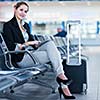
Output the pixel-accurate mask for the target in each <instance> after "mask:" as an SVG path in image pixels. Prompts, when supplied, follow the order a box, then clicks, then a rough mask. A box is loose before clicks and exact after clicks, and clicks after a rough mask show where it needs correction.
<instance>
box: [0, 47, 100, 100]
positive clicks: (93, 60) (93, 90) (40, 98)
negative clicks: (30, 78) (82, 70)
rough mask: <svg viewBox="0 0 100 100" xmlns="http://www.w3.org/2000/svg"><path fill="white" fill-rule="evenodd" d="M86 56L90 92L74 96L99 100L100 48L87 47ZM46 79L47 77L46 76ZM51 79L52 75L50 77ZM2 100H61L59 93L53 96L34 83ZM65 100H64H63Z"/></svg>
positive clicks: (77, 99)
mask: <svg viewBox="0 0 100 100" xmlns="http://www.w3.org/2000/svg"><path fill="white" fill-rule="evenodd" d="M84 54H85V55H87V56H88V57H89V60H88V66H87V72H88V91H87V94H86V95H81V94H74V95H75V96H76V100H99V98H100V79H99V76H100V74H99V73H100V72H99V71H100V66H99V65H100V64H99V63H100V47H87V48H86V50H85V51H84ZM44 77H45V76H44ZM49 77H50V75H49ZM49 81H50V82H51V83H50V84H53V85H54V84H56V82H55V81H54V79H53V80H52V79H49V80H48V83H49ZM0 100H60V98H59V94H58V92H56V93H54V94H52V93H51V89H48V88H45V87H43V86H39V85H36V84H32V83H27V84H25V85H24V86H21V87H19V88H16V89H15V93H13V94H6V95H0ZM62 100H64V99H62Z"/></svg>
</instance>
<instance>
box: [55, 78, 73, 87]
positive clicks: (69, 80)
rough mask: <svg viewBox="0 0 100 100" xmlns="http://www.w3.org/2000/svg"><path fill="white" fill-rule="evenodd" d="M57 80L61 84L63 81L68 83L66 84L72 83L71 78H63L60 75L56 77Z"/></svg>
mask: <svg viewBox="0 0 100 100" xmlns="http://www.w3.org/2000/svg"><path fill="white" fill-rule="evenodd" d="M56 81H57V82H58V84H59V85H61V83H63V84H66V85H70V84H71V83H72V80H71V79H67V80H62V79H61V78H59V77H57V78H56Z"/></svg>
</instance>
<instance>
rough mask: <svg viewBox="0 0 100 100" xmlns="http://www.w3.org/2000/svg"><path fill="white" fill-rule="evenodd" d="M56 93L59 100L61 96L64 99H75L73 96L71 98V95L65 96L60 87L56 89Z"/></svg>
mask: <svg viewBox="0 0 100 100" xmlns="http://www.w3.org/2000/svg"><path fill="white" fill-rule="evenodd" d="M58 91H59V94H60V99H61V95H63V96H64V98H65V99H75V96H73V95H72V96H67V95H65V94H64V92H63V90H62V88H61V87H59V88H58Z"/></svg>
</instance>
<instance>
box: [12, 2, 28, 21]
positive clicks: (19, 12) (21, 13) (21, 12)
mask: <svg viewBox="0 0 100 100" xmlns="http://www.w3.org/2000/svg"><path fill="white" fill-rule="evenodd" d="M27 12H28V7H27V6H26V5H24V4H23V5H21V6H20V7H18V8H17V9H15V10H14V14H15V16H16V17H17V18H18V19H19V20H22V19H24V18H25V17H26V15H27Z"/></svg>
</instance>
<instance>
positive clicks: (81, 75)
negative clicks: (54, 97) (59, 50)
mask: <svg viewBox="0 0 100 100" xmlns="http://www.w3.org/2000/svg"><path fill="white" fill-rule="evenodd" d="M63 66H64V71H65V75H66V76H67V77H68V78H71V79H72V80H73V82H72V83H71V84H70V85H69V89H70V91H71V92H72V93H82V94H83V93H84V94H86V93H87V61H86V60H85V59H82V60H81V64H80V65H67V64H66V60H64V61H63Z"/></svg>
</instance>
